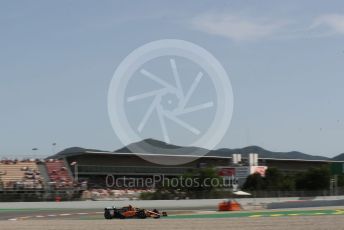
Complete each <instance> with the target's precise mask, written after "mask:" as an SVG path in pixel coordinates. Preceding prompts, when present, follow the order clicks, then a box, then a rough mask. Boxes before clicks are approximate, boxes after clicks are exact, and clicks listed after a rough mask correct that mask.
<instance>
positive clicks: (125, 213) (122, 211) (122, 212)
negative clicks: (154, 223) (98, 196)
mask: <svg viewBox="0 0 344 230" xmlns="http://www.w3.org/2000/svg"><path fill="white" fill-rule="evenodd" d="M161 216H167V213H166V212H162V213H161V214H160V213H159V211H158V210H156V209H154V210H152V211H150V210H147V209H142V208H135V207H133V206H131V205H129V206H125V207H122V208H116V207H107V208H105V209H104V217H105V219H108V220H109V219H113V218H115V219H126V218H138V219H145V218H147V217H150V218H154V219H158V218H160V217H161Z"/></svg>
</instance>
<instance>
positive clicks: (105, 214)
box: [104, 210, 113, 220]
mask: <svg viewBox="0 0 344 230" xmlns="http://www.w3.org/2000/svg"><path fill="white" fill-rule="evenodd" d="M104 217H105V219H107V220H111V219H112V218H113V217H112V215H111V213H110V211H109V210H105V211H104Z"/></svg>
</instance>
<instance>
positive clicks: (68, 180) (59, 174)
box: [45, 159, 73, 189]
mask: <svg viewBox="0 0 344 230" xmlns="http://www.w3.org/2000/svg"><path fill="white" fill-rule="evenodd" d="M45 166H46V168H47V172H48V176H49V180H50V181H49V185H50V186H52V187H54V188H55V189H61V188H71V187H73V178H72V176H71V175H70V173H69V169H68V166H67V165H65V162H64V161H63V160H54V159H50V160H47V161H46V162H45Z"/></svg>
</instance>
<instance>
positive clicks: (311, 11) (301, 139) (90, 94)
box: [0, 0, 344, 156]
mask: <svg viewBox="0 0 344 230" xmlns="http://www.w3.org/2000/svg"><path fill="white" fill-rule="evenodd" d="M242 3H243V1H227V0H226V1H199V0H197V1H196V0H195V1H85V0H82V1H62V0H61V1H34V0H32V1H15V0H13V1H0V155H1V156H11V155H12V154H13V155H18V156H19V155H20V156H22V155H25V154H31V153H32V151H31V149H32V148H35V147H36V148H39V151H38V153H39V154H42V155H48V154H51V153H52V151H53V149H52V143H54V142H56V143H57V147H56V149H55V150H61V149H64V148H66V147H71V146H81V147H86V148H97V149H105V150H113V149H116V148H119V147H121V146H122V144H121V143H120V141H119V140H118V138H117V137H116V135H115V133H114V131H113V130H112V127H111V124H110V121H109V116H108V111H107V93H108V87H109V84H110V81H111V79H112V76H113V73H114V71H115V69H116V67H117V66H118V65H119V63H120V62H121V60H122V59H123V58H124V57H126V56H127V55H128V54H129V53H130V52H131V51H132V50H134V49H135V48H137V47H139V46H141V45H143V44H145V43H147V42H150V41H154V40H159V39H166V38H173V39H183V40H187V41H190V42H193V43H195V44H198V45H200V46H202V47H204V48H205V49H207V50H208V51H209V52H211V53H212V54H213V55H214V56H215V57H216V58H217V59H218V60H219V61H220V62H221V64H222V65H223V66H224V67H225V69H226V71H227V72H228V74H229V75H230V80H231V83H232V87H233V93H234V103H235V106H234V113H233V119H232V123H231V126H230V129H229V130H228V132H227V134H226V136H225V137H224V139H223V141H222V142H221V143H220V144H219V146H218V147H230V148H237V147H244V146H247V145H259V146H261V147H264V148H266V149H269V150H278V151H290V150H298V151H303V152H305V153H309V154H315V155H325V156H334V155H337V154H339V153H342V152H344V141H343V138H344V105H343V99H344V90H343V86H344V75H343V73H344V3H343V2H342V1H299V0H298V1H245V3H246V4H242Z"/></svg>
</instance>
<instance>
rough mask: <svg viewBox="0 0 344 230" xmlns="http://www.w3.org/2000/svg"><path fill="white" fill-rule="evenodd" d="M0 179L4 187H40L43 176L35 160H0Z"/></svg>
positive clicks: (41, 186)
mask: <svg viewBox="0 0 344 230" xmlns="http://www.w3.org/2000/svg"><path fill="white" fill-rule="evenodd" d="M0 180H1V183H2V186H1V187H3V188H5V189H36V188H37V189H42V188H43V178H42V177H41V175H40V171H39V169H38V167H37V164H36V162H35V161H32V160H26V161H16V160H15V161H9V160H6V161H1V162H0Z"/></svg>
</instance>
